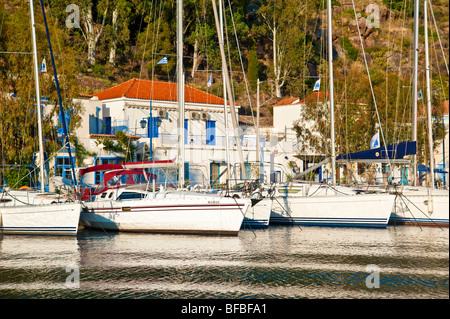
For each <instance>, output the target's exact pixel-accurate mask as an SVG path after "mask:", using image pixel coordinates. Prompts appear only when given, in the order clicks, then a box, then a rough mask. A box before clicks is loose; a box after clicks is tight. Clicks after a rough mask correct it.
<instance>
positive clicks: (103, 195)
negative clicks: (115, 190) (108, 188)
mask: <svg viewBox="0 0 450 319" xmlns="http://www.w3.org/2000/svg"><path fill="white" fill-rule="evenodd" d="M107 194H108V193H103V194H102V195H101V196H100V198H105V197H106V195H107Z"/></svg>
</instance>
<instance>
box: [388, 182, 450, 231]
mask: <svg viewBox="0 0 450 319" xmlns="http://www.w3.org/2000/svg"><path fill="white" fill-rule="evenodd" d="M415 193H416V194H414V192H412V191H411V192H405V193H404V194H403V196H397V198H396V201H395V207H394V209H393V211H392V214H391V218H390V220H389V224H393V225H419V226H439V227H449V224H448V220H449V202H448V199H449V196H448V191H437V190H434V191H433V194H432V195H431V196H430V195H428V194H427V193H426V192H422V194H420V190H419V191H416V192H415Z"/></svg>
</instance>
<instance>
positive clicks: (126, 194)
mask: <svg viewBox="0 0 450 319" xmlns="http://www.w3.org/2000/svg"><path fill="white" fill-rule="evenodd" d="M144 197H145V194H142V193H136V192H123V193H122V194H120V195H119V197H117V199H118V200H127V199H142V198H144Z"/></svg>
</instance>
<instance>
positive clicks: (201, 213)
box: [80, 196, 250, 235]
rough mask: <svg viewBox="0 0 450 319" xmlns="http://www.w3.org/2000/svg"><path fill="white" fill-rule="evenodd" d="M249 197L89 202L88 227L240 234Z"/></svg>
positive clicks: (85, 221) (85, 214)
mask: <svg viewBox="0 0 450 319" xmlns="http://www.w3.org/2000/svg"><path fill="white" fill-rule="evenodd" d="M249 204H250V201H249V200H234V199H232V198H214V197H206V196H199V197H196V196H179V197H177V196H174V197H172V198H170V197H169V198H167V197H164V198H158V197H156V198H151V199H141V200H124V201H98V202H88V203H86V209H85V210H84V211H83V212H82V213H81V218H80V220H81V224H82V225H83V226H85V227H89V228H96V229H104V230H113V231H130V232H154V233H180V234H188V233H193V234H217V235H237V234H238V232H239V229H240V228H241V225H242V221H243V219H244V214H245V213H246V210H247V209H248V207H249Z"/></svg>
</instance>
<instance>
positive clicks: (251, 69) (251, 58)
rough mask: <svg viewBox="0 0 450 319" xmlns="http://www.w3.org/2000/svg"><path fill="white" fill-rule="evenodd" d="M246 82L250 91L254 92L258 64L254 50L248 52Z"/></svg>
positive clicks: (257, 75)
mask: <svg viewBox="0 0 450 319" xmlns="http://www.w3.org/2000/svg"><path fill="white" fill-rule="evenodd" d="M247 59H248V80H249V82H250V87H251V89H252V90H256V84H257V80H258V77H259V62H258V56H257V54H256V50H255V49H251V50H249V52H248V57H247Z"/></svg>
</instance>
